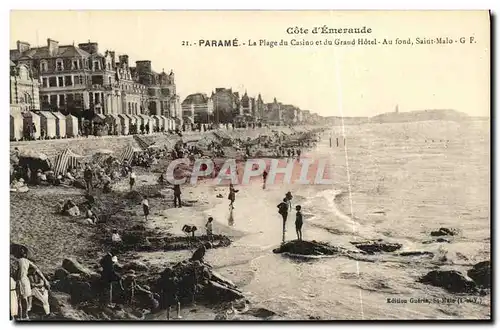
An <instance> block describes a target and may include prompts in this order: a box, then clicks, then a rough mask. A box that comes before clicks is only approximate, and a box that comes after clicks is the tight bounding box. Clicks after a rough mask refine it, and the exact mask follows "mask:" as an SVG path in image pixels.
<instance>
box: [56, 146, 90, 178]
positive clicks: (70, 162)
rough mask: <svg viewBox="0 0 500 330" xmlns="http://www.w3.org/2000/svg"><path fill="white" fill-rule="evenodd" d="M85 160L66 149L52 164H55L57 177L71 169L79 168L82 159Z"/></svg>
mask: <svg viewBox="0 0 500 330" xmlns="http://www.w3.org/2000/svg"><path fill="white" fill-rule="evenodd" d="M81 158H83V157H82V156H80V155H77V154H75V153H74V152H73V151H71V150H70V149H69V148H66V149H65V150H64V151H63V152H61V153H60V154H59V155H57V156H56V157H55V158H54V160H53V161H52V163H53V164H54V166H53V170H54V174H55V175H59V174H64V173H66V171H67V170H68V168H69V167H70V166H71V167H73V168H74V167H77V166H78V162H79V161H80V159H81Z"/></svg>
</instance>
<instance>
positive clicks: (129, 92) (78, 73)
mask: <svg viewBox="0 0 500 330" xmlns="http://www.w3.org/2000/svg"><path fill="white" fill-rule="evenodd" d="M98 46H99V45H98V43H96V42H90V41H89V42H87V43H80V44H78V46H75V45H74V44H73V45H59V42H57V41H55V40H52V39H47V46H44V47H36V48H32V47H31V46H30V44H28V43H26V42H22V41H18V42H17V48H16V49H13V50H11V51H10V59H11V61H12V62H13V63H14V64H15V65H25V66H26V67H27V68H29V69H30V70H31V71H32V72H33V78H34V79H36V80H37V81H38V82H39V83H40V89H39V91H40V97H39V99H40V109H42V110H50V111H61V112H63V113H71V114H74V115H76V116H78V117H86V116H91V115H93V114H95V113H97V114H104V115H106V114H150V115H154V114H158V115H165V116H168V117H173V118H179V120H180V119H181V117H182V113H181V108H180V102H179V96H178V95H177V94H176V86H175V76H174V73H173V71H172V72H170V74H166V73H165V72H163V73H161V74H157V73H155V72H154V71H153V70H152V67H151V61H136V66H135V67H131V66H130V63H129V58H128V56H127V55H121V56H118V58H116V55H115V52H114V51H105V53H104V54H101V53H100V52H99V47H98ZM89 110H90V111H89Z"/></svg>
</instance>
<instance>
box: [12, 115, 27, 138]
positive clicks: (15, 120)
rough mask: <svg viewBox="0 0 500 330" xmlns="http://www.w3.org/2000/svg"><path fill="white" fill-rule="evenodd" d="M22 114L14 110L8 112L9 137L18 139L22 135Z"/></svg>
mask: <svg viewBox="0 0 500 330" xmlns="http://www.w3.org/2000/svg"><path fill="white" fill-rule="evenodd" d="M23 121H24V120H23V116H22V115H21V113H20V112H17V111H14V112H12V111H11V113H10V139H11V140H20V139H21V138H22V137H23V133H24V132H23V127H24V125H23Z"/></svg>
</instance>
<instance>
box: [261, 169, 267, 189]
mask: <svg viewBox="0 0 500 330" xmlns="http://www.w3.org/2000/svg"><path fill="white" fill-rule="evenodd" d="M267 174H268V173H267V170H264V173H262V180H263V181H264V183H263V185H262V189H266V180H267Z"/></svg>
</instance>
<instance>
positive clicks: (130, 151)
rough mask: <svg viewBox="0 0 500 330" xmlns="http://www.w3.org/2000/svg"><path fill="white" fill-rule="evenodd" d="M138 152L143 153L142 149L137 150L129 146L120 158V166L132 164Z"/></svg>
mask: <svg viewBox="0 0 500 330" xmlns="http://www.w3.org/2000/svg"><path fill="white" fill-rule="evenodd" d="M137 151H142V150H141V149H136V148H133V147H132V146H127V147H126V148H125V150H123V152H122V153H121V155H120V156H118V158H117V159H118V161H119V162H120V164H122V163H124V162H125V163H127V164H128V163H130V162H131V161H132V157H133V156H134V153H135V152H137Z"/></svg>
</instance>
